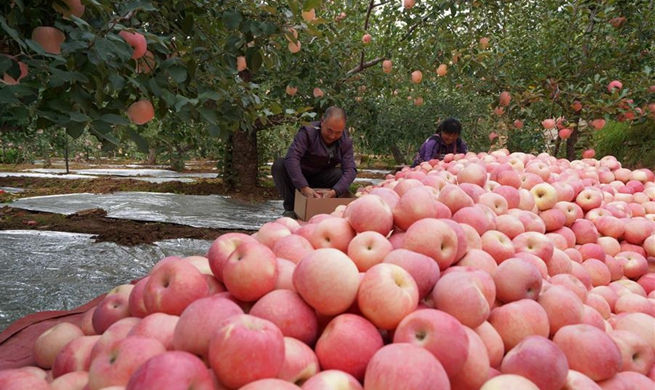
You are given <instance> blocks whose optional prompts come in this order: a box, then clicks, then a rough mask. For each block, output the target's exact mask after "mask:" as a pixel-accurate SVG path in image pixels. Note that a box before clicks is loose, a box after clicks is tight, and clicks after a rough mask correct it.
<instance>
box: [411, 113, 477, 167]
mask: <svg viewBox="0 0 655 390" xmlns="http://www.w3.org/2000/svg"><path fill="white" fill-rule="evenodd" d="M461 134H462V124H461V123H460V122H459V121H458V120H457V119H455V118H448V119H445V120H444V121H443V122H441V123H440V124H439V127H437V133H435V134H434V135H432V136H431V137H430V138H428V139H426V140H425V142H423V145H421V148H420V149H419V151H418V153H416V157H415V158H414V162H413V163H412V167H415V166H417V165H419V164H420V163H422V162H423V161H429V160H433V159H436V160H441V159H443V157H444V156H445V155H447V154H449V153H453V154H457V153H467V152H468V147H467V146H466V143H465V142H464V141H463V140H462V138H461Z"/></svg>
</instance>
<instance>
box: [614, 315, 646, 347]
mask: <svg viewBox="0 0 655 390" xmlns="http://www.w3.org/2000/svg"><path fill="white" fill-rule="evenodd" d="M653 328H655V317H653V316H649V315H648V314H644V313H628V314H626V315H625V316H623V317H621V318H619V319H618V320H617V321H616V324H615V326H614V330H628V331H631V332H634V333H636V334H637V335H639V337H641V338H642V339H643V340H644V341H646V342H647V343H648V345H650V347H651V348H653V350H655V333H654V332H653Z"/></svg>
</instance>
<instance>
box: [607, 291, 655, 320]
mask: <svg viewBox="0 0 655 390" xmlns="http://www.w3.org/2000/svg"><path fill="white" fill-rule="evenodd" d="M614 313H616V314H620V313H645V314H648V315H650V316H655V301H653V300H652V299H649V298H646V297H643V296H641V295H639V294H634V293H628V294H622V295H619V298H618V299H617V300H616V302H615V303H614Z"/></svg>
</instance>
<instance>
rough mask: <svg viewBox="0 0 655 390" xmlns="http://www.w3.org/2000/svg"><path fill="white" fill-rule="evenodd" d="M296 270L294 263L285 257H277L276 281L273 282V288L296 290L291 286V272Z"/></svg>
mask: <svg viewBox="0 0 655 390" xmlns="http://www.w3.org/2000/svg"><path fill="white" fill-rule="evenodd" d="M295 270H296V265H295V264H294V263H292V262H291V261H289V260H287V259H283V258H280V257H278V258H277V281H276V282H275V290H291V291H296V289H295V288H294V287H293V272H294V271H295Z"/></svg>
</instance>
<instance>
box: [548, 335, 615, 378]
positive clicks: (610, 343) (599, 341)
mask: <svg viewBox="0 0 655 390" xmlns="http://www.w3.org/2000/svg"><path fill="white" fill-rule="evenodd" d="M552 340H553V342H554V343H555V344H557V346H558V347H559V348H560V349H561V350H562V351H563V352H564V354H565V355H566V359H567V360H568V362H569V368H570V369H572V370H575V371H579V372H581V373H583V374H585V375H587V376H588V377H589V378H591V379H593V380H594V381H597V382H598V381H602V380H604V379H608V378H611V377H613V376H614V375H616V373H618V372H619V371H620V370H621V365H622V361H621V351H620V350H619V347H618V346H617V345H616V343H615V342H614V340H612V338H611V337H610V336H609V335H608V334H607V333H605V332H604V331H602V330H600V329H598V328H596V327H594V326H591V325H587V324H575V325H567V326H564V327H562V328H561V329H559V330H558V331H557V333H555V335H554V336H553V338H552Z"/></svg>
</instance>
